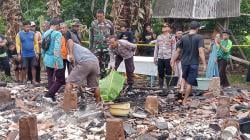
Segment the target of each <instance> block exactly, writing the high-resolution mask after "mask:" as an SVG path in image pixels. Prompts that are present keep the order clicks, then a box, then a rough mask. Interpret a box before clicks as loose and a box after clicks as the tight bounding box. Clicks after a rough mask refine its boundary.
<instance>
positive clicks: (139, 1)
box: [111, 0, 152, 34]
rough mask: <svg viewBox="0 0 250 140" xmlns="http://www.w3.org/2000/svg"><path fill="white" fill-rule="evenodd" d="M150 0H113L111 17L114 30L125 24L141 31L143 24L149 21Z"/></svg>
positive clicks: (137, 31)
mask: <svg viewBox="0 0 250 140" xmlns="http://www.w3.org/2000/svg"><path fill="white" fill-rule="evenodd" d="M151 2H152V0H113V5H112V13H111V15H112V17H114V26H115V29H116V31H120V28H121V27H123V26H125V27H128V28H132V30H134V31H136V33H138V34H139V33H141V32H142V28H143V25H144V24H145V23H150V19H151V15H152V10H151V9H152V4H151Z"/></svg>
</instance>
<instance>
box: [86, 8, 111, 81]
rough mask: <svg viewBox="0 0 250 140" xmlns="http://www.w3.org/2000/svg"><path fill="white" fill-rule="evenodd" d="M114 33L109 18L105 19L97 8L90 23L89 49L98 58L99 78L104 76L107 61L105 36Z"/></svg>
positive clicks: (102, 12)
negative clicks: (94, 18)
mask: <svg viewBox="0 0 250 140" xmlns="http://www.w3.org/2000/svg"><path fill="white" fill-rule="evenodd" d="M110 35H114V26H113V23H112V22H111V21H110V20H107V19H105V15H104V11H103V10H98V11H97V13H96V20H94V21H93V22H92V23H91V28H90V50H91V51H92V52H93V53H95V55H96V56H97V58H98V59H99V65H100V70H101V78H103V77H105V75H106V70H105V68H106V67H108V62H109V54H108V45H107V38H108V36H110Z"/></svg>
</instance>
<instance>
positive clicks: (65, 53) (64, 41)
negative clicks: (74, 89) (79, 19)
mask: <svg viewBox="0 0 250 140" xmlns="http://www.w3.org/2000/svg"><path fill="white" fill-rule="evenodd" d="M60 27H61V33H62V35H63V36H62V47H61V54H62V58H63V67H64V73H65V70H66V67H67V69H68V74H69V73H70V71H71V66H70V62H69V61H68V59H67V56H68V48H67V41H68V39H69V38H68V37H67V34H69V31H68V27H67V25H66V24H65V23H61V24H60ZM64 77H65V75H64Z"/></svg>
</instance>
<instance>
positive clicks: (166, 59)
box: [154, 23, 176, 88]
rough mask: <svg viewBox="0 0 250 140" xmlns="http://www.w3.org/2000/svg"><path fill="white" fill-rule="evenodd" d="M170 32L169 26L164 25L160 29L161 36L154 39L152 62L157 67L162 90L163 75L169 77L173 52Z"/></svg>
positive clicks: (174, 43)
mask: <svg viewBox="0 0 250 140" xmlns="http://www.w3.org/2000/svg"><path fill="white" fill-rule="evenodd" d="M170 32H171V27H170V24H168V23H165V24H164V25H163V27H162V34H161V35H159V36H158V37H157V39H156V45H155V50H154V62H155V64H156V65H158V75H159V86H160V88H163V83H164V77H165V74H166V75H171V73H172V68H171V65H170V59H171V57H172V54H173V52H174V50H175V47H176V41H175V37H174V35H171V34H170ZM166 83H167V85H168V84H169V80H168V79H166Z"/></svg>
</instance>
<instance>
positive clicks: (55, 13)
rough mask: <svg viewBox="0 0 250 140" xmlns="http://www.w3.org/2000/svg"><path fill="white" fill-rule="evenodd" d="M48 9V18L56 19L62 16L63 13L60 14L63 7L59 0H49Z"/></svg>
mask: <svg viewBox="0 0 250 140" xmlns="http://www.w3.org/2000/svg"><path fill="white" fill-rule="evenodd" d="M47 7H48V11H47V14H48V16H50V17H52V18H56V17H59V16H60V15H61V12H60V7H61V5H60V2H59V0H48V1H47Z"/></svg>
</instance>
